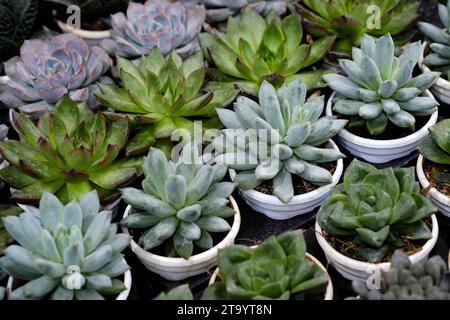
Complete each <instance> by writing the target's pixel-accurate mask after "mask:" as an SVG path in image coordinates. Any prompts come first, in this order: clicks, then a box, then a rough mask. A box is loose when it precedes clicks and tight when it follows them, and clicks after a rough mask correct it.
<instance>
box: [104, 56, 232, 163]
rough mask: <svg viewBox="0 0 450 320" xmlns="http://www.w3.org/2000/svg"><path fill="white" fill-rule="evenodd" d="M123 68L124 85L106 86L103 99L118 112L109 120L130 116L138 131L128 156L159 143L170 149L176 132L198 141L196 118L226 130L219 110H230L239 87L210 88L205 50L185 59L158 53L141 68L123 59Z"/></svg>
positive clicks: (120, 62)
mask: <svg viewBox="0 0 450 320" xmlns="http://www.w3.org/2000/svg"><path fill="white" fill-rule="evenodd" d="M118 69H119V73H120V78H121V80H122V83H123V86H122V87H117V86H116V85H112V84H100V85H99V86H100V89H101V93H99V94H98V95H97V98H98V99H99V100H100V101H101V102H102V104H103V105H105V106H106V107H108V108H109V109H110V110H113V111H115V112H114V113H113V112H106V113H105V114H106V115H107V117H109V118H111V119H117V118H125V117H127V118H128V119H129V120H130V122H131V125H132V126H133V128H134V129H135V130H134V133H135V134H134V135H133V137H132V138H131V139H130V141H129V143H128V145H127V147H126V152H127V154H141V153H146V152H148V149H149V148H150V147H151V146H153V145H155V146H156V147H158V148H164V149H169V151H170V149H171V147H172V142H171V136H172V134H173V133H175V132H176V131H177V130H178V131H181V130H186V131H187V132H189V133H191V137H188V138H189V139H190V138H192V134H193V131H194V121H195V120H198V121H202V123H201V124H202V127H203V129H205V130H206V129H208V128H220V121H219V120H218V119H217V115H216V111H215V109H216V108H225V107H227V106H228V105H229V104H231V103H232V102H233V101H234V99H235V98H236V96H237V94H238V90H236V89H234V88H231V89H228V88H223V89H217V90H215V91H213V92H211V91H206V90H205V87H204V82H205V73H206V68H205V66H204V63H203V56H202V54H201V53H200V52H199V53H197V54H195V55H193V56H192V57H190V58H188V59H186V60H184V61H183V60H182V59H181V58H180V56H179V55H178V54H177V53H176V52H175V51H174V52H172V53H171V54H170V55H168V56H166V57H163V55H162V54H161V53H160V52H159V51H158V50H152V52H151V54H150V55H148V56H147V57H143V58H142V59H141V60H140V63H139V66H135V65H134V64H133V63H131V62H130V61H128V60H125V59H122V58H118ZM179 129H181V130H179ZM180 133H181V132H180Z"/></svg>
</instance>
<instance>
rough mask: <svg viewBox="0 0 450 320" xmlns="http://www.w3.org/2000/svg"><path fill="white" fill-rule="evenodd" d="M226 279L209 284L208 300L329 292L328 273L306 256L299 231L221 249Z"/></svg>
mask: <svg viewBox="0 0 450 320" xmlns="http://www.w3.org/2000/svg"><path fill="white" fill-rule="evenodd" d="M218 266H219V270H220V278H221V279H222V282H216V283H214V284H213V285H211V286H209V287H208V288H207V289H206V291H205V294H204V295H203V299H205V300H217V299H219V300H272V299H279V300H289V299H299V300H304V299H307V298H308V296H309V295H310V294H320V293H324V292H325V288H326V285H327V283H328V281H329V280H328V275H327V273H326V272H325V271H323V270H322V269H321V268H320V267H319V266H317V265H315V264H314V263H313V262H312V261H311V260H309V259H308V257H307V256H306V243H305V239H304V237H303V235H302V234H301V233H299V232H297V231H291V232H286V233H284V234H282V235H279V236H277V237H274V236H271V237H270V238H269V239H267V240H265V241H264V242H263V243H261V244H260V245H259V246H258V247H257V248H254V249H253V248H249V247H246V246H242V245H234V246H231V247H229V248H226V249H223V250H220V251H219V256H218Z"/></svg>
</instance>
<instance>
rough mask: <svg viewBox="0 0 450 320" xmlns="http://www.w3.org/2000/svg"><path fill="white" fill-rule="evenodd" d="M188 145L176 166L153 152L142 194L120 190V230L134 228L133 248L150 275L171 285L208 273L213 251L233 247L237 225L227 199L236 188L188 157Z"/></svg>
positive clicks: (222, 169)
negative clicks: (122, 209)
mask: <svg viewBox="0 0 450 320" xmlns="http://www.w3.org/2000/svg"><path fill="white" fill-rule="evenodd" d="M189 146H190V144H188V145H187V146H186V147H185V148H184V149H183V153H182V154H183V155H182V157H181V158H180V159H179V160H178V161H177V162H172V161H168V160H167V158H166V156H165V154H164V153H163V152H162V151H161V150H159V149H156V148H151V149H150V151H149V153H148V156H147V157H146V158H145V160H144V174H145V179H144V181H143V182H142V187H143V190H138V189H134V188H125V189H122V196H123V200H124V201H125V202H126V203H128V204H129V206H128V208H127V209H126V211H125V214H124V219H123V220H122V226H123V227H124V228H125V229H124V230H125V232H129V231H128V229H133V231H131V233H132V234H133V240H132V241H131V249H132V250H133V252H134V253H135V254H136V256H137V257H138V258H139V259H140V260H141V262H142V263H143V264H144V265H145V266H146V267H147V268H148V269H149V270H150V271H152V272H154V273H156V274H159V275H160V276H162V277H163V278H165V279H168V280H172V281H179V280H183V279H186V278H188V277H191V276H195V275H198V274H202V273H205V272H207V271H208V270H209V269H210V268H211V267H213V266H214V265H215V264H216V259H217V252H218V251H219V250H220V249H223V248H225V247H227V246H230V245H232V244H233V243H234V239H235V238H236V236H237V233H238V231H239V227H240V224H241V217H240V213H239V208H238V207H237V204H236V202H235V201H234V199H233V198H232V197H231V193H232V192H233V190H234V188H235V186H234V184H233V183H230V182H221V181H222V179H223V178H224V176H225V175H226V172H227V168H226V166H223V165H214V166H211V165H209V164H203V163H202V162H200V163H199V161H196V159H198V157H194V158H189V152H191V150H192V149H191V147H189ZM193 149H196V147H194V148H193ZM186 155H188V156H186ZM230 224H231V226H230ZM211 233H213V234H217V236H216V235H215V236H214V237H213V236H212V235H211Z"/></svg>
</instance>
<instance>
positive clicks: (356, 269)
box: [316, 215, 439, 281]
mask: <svg viewBox="0 0 450 320" xmlns="http://www.w3.org/2000/svg"><path fill="white" fill-rule="evenodd" d="M431 220H432V224H433V226H432V230H431V233H432V237H431V239H430V240H428V241H427V242H426V243H425V244H424V246H423V247H422V249H421V250H420V251H418V252H416V253H414V254H412V255H410V256H409V258H410V260H411V262H412V263H417V262H421V261H425V260H426V259H427V258H428V255H429V254H430V252H431V250H433V248H434V246H435V244H436V242H437V239H438V235H439V226H438V221H437V218H436V215H432V216H431ZM316 238H317V241H318V242H319V245H320V247H321V248H322V250H323V251H324V252H325V256H326V257H327V260H328V262H329V263H330V264H331V265H332V266H333V267H334V268H335V269H336V270H337V271H338V272H339V273H340V274H341V275H342V276H343V277H344V278H346V279H348V280H350V281H365V280H367V278H369V277H370V276H371V275H373V274H374V273H375V272H377V271H379V270H383V271H389V269H390V268H391V263H390V262H383V263H369V262H363V261H359V260H355V259H352V258H349V257H347V256H345V255H343V254H342V253H340V252H338V251H337V250H335V249H334V248H333V247H332V246H331V245H330V244H329V243H328V242H327V240H326V239H325V237H324V236H323V233H322V228H321V227H320V226H319V224H318V223H316Z"/></svg>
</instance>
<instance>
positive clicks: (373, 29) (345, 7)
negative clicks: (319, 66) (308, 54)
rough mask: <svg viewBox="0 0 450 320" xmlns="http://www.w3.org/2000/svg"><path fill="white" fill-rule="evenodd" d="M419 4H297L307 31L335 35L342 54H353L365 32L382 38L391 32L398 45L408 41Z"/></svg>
mask: <svg viewBox="0 0 450 320" xmlns="http://www.w3.org/2000/svg"><path fill="white" fill-rule="evenodd" d="M374 6H376V7H374ZM418 7H419V1H415V0H413V1H411V0H370V1H367V0H339V1H338V0H303V2H302V4H297V10H298V11H299V13H300V14H301V15H302V17H303V22H304V24H305V27H306V29H307V31H308V32H309V33H311V34H312V35H314V36H318V37H322V36H326V35H336V36H337V37H338V39H337V41H336V46H335V47H334V51H337V52H342V53H351V51H352V47H353V46H359V45H360V44H361V41H362V38H363V36H364V34H370V35H372V36H375V37H379V36H382V35H385V34H387V33H390V34H391V35H392V36H394V38H395V40H396V44H398V45H403V44H405V43H407V42H408V41H409V40H410V39H411V36H412V35H413V33H412V32H410V30H411V28H412V27H413V26H414V23H415V21H416V20H417V18H418V13H417V11H418ZM372 8H378V9H379V12H377V11H375V10H374V9H372ZM378 13H379V16H375V14H378ZM373 18H375V19H373ZM378 18H379V21H378V22H379V25H377V20H376V19H378Z"/></svg>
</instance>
